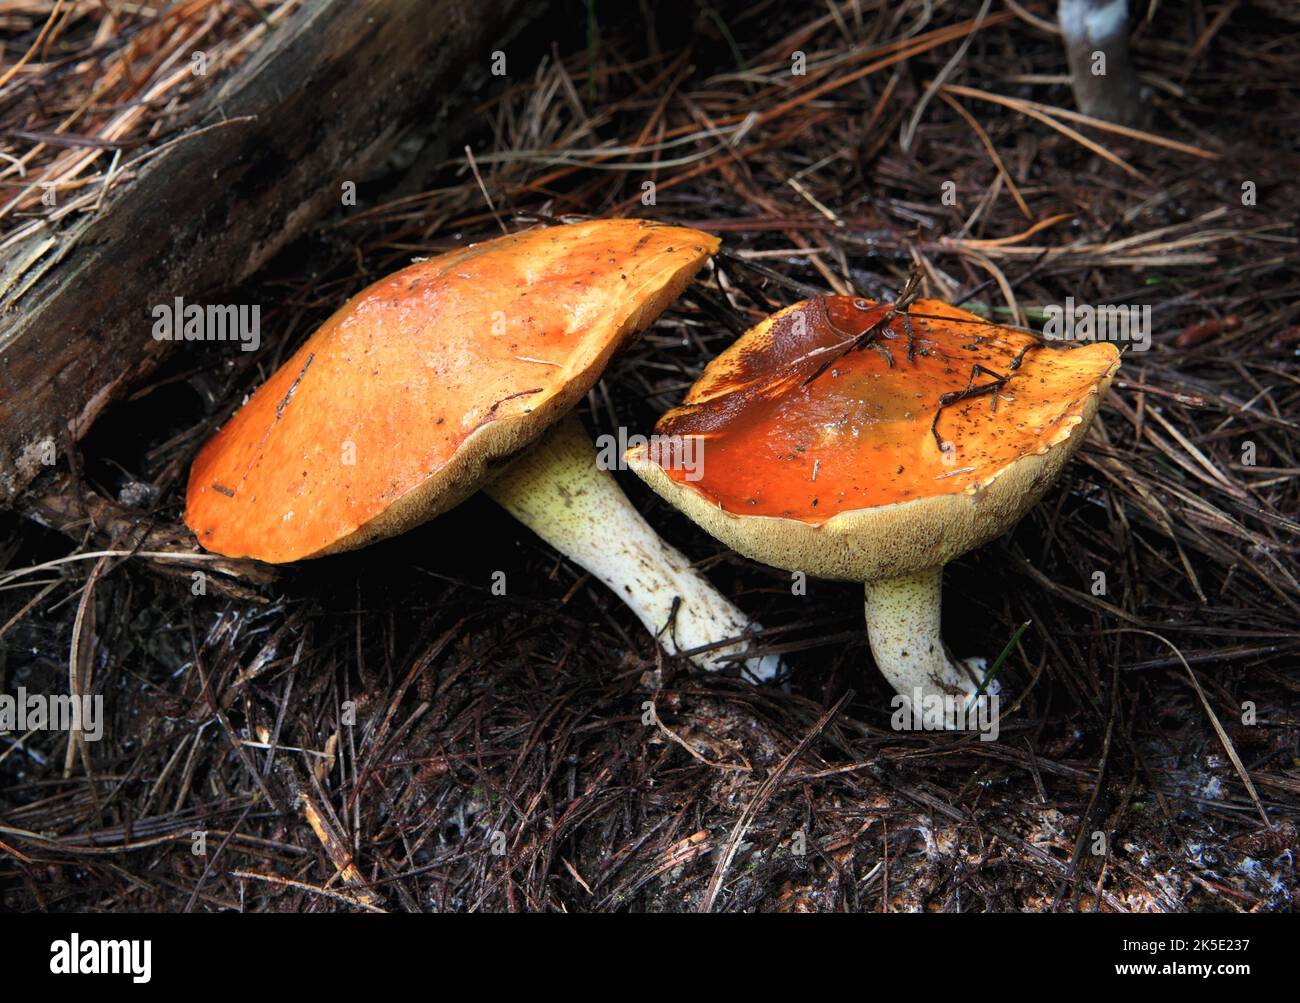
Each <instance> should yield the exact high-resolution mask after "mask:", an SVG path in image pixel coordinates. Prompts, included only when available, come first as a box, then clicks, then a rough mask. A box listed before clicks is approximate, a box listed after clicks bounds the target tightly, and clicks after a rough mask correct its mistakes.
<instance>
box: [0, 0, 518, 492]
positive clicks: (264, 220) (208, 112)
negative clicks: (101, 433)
mask: <svg viewBox="0 0 1300 1003" xmlns="http://www.w3.org/2000/svg"><path fill="white" fill-rule="evenodd" d="M536 9H537V5H536V4H533V5H529V6H526V5H525V3H524V2H523V0H475V2H474V3H473V4H466V3H464V2H463V0H312V2H309V3H307V4H304V6H303V8H302V9H301V10H299V11H298V12H296V13H295V14H294V15H293V16H292V17H291V18H290V19H289V20H288V21H287V22H286V23H285V25H284V26H283V27H281V28H280V29H278V30H277V31H276V32H274V33H273V35H272V36H271V37H270V38H268V39H267V40H266V41H265V42H264V43H263V44H262V46H261V47H260V48H259V49H258V50H257V51H256V52H255V53H254V55H253V56H252V57H251V58H250V59H249V61H248V62H247V63H246V64H245V65H243V66H242V67H240V68H239V69H237V70H236V71H235V72H234V73H232V74H231V76H230V78H229V79H228V80H227V81H225V82H224V84H222V85H221V86H220V87H219V88H218V89H217V90H216V91H214V93H213V94H212V95H210V96H209V97H208V98H206V100H205V101H204V103H203V105H202V106H201V111H200V113H199V114H198V115H197V116H196V120H195V125H194V127H193V128H192V129H191V130H190V132H189V134H188V135H186V136H184V137H183V138H180V139H179V140H177V141H172V142H171V143H170V144H168V146H167V148H166V149H164V150H162V151H161V152H160V153H158V154H157V155H156V156H154V157H153V158H152V159H150V160H149V161H148V162H147V163H146V164H145V165H144V166H142V167H141V168H140V171H139V174H138V175H137V176H136V177H135V178H134V179H133V180H130V181H128V182H126V183H124V184H122V185H120V186H117V187H116V188H115V189H114V191H112V192H111V193H109V194H108V196H107V197H106V198H105V199H104V200H103V204H102V205H101V206H100V207H99V210H98V211H97V212H96V213H94V214H93V215H92V216H89V217H82V218H81V219H79V220H77V221H73V222H71V223H69V225H66V226H61V227H60V228H59V229H51V230H43V231H38V232H37V233H35V234H33V235H32V236H30V237H28V238H26V240H25V242H23V243H21V244H19V245H17V246H16V247H14V248H11V249H10V251H9V252H8V253H7V254H6V255H5V259H6V260H5V262H4V264H3V266H0V289H3V298H0V505H2V504H9V503H12V502H13V500H14V499H15V497H16V496H17V495H18V493H19V492H21V491H22V490H23V489H24V488H25V487H26V486H27V485H28V484H29V483H30V482H31V481H32V479H33V478H34V477H35V476H36V475H37V474H38V473H40V472H41V471H42V470H43V469H45V467H46V465H47V464H48V461H49V458H50V456H51V451H52V455H54V456H56V457H57V456H59V455H61V454H62V452H63V450H64V448H65V447H66V445H67V444H68V443H69V442H71V441H74V440H77V439H79V438H80V437H81V436H82V435H84V434H85V432H86V430H87V429H88V428H89V427H90V425H91V423H92V422H93V421H94V420H95V418H96V417H97V416H98V415H99V414H100V412H101V411H102V410H103V409H104V407H105V406H106V405H107V404H108V403H109V402H110V401H111V400H113V399H114V397H115V396H116V395H117V394H118V393H120V392H121V391H122V390H124V389H125V388H127V387H129V386H130V385H131V384H132V383H133V382H134V381H135V380H137V379H138V378H139V377H141V376H142V375H144V374H145V373H146V372H148V371H149V370H150V369H151V368H153V366H155V365H156V364H157V363H158V362H159V361H160V359H161V358H162V356H163V353H164V352H165V351H166V350H167V349H168V348H169V347H170V344H171V343H169V342H165V341H157V340H155V339H154V338H153V336H152V327H153V318H152V315H151V310H152V308H153V306H154V305H157V304H167V303H171V302H173V299H174V298H175V297H177V296H180V297H183V298H184V300H185V301H186V302H187V303H202V302H203V297H204V296H205V295H206V294H208V293H211V292H214V291H218V290H223V289H227V288H230V287H233V286H235V285H237V284H238V283H239V282H240V281H241V280H243V279H245V278H247V277H248V276H249V275H251V274H252V273H253V272H254V271H256V270H257V269H258V268H259V267H260V266H261V265H263V264H264V263H265V262H266V261H267V260H268V259H269V258H270V257H271V255H273V254H274V253H275V252H276V251H277V250H279V249H280V248H281V247H283V246H284V245H285V244H286V243H288V242H289V241H290V240H292V239H293V238H295V237H296V236H298V235H300V234H301V233H302V232H303V231H304V230H305V229H306V228H307V227H308V226H309V225H311V223H312V222H313V221H315V220H316V219H318V218H319V217H320V216H321V215H322V214H323V213H324V212H325V211H327V210H328V209H329V208H330V207H332V206H335V205H338V204H339V199H340V195H341V190H342V185H343V182H345V181H348V180H351V181H360V180H361V179H362V178H363V177H364V175H365V173H366V172H367V171H368V170H369V169H371V168H373V167H374V166H375V165H376V164H377V163H378V162H379V161H380V159H381V158H382V157H384V156H385V155H386V154H387V153H388V152H389V151H390V150H391V149H392V147H393V146H394V144H395V142H396V141H397V140H398V139H399V138H401V136H402V134H403V133H404V132H405V131H406V130H407V129H408V128H409V127H410V126H412V124H414V123H416V122H421V121H433V120H434V119H435V118H436V113H437V112H438V111H439V109H440V108H442V107H445V106H446V104H447V103H448V101H449V100H455V96H456V94H457V93H458V92H459V93H460V94H462V95H464V94H466V93H467V92H468V87H467V83H468V81H470V80H471V79H473V78H474V77H486V76H487V73H488V69H489V66H490V63H491V53H492V51H493V49H495V48H498V47H500V45H501V44H502V43H503V41H504V40H506V39H508V38H509V37H510V36H512V35H513V34H514V33H515V32H517V31H518V30H519V28H520V27H521V25H522V23H523V21H524V20H525V19H526V18H527V16H529V14H531V13H532V12H533V11H535V10H536ZM6 273H7V274H6ZM232 347H233V348H234V349H235V350H238V346H232Z"/></svg>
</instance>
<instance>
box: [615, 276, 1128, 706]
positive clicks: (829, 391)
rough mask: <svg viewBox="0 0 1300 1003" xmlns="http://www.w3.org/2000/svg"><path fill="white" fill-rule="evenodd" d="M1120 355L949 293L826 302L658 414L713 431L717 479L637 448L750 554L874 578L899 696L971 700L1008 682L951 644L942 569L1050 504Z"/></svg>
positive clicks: (872, 604) (706, 439)
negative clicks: (956, 302)
mask: <svg viewBox="0 0 1300 1003" xmlns="http://www.w3.org/2000/svg"><path fill="white" fill-rule="evenodd" d="M1118 365H1119V353H1118V352H1117V351H1116V349H1115V347H1114V346H1113V345H1109V344H1100V343H1099V344H1087V345H1078V346H1075V345H1066V344H1061V343H1045V342H1042V341H1040V340H1039V339H1037V338H1036V337H1033V336H1031V335H1029V334H1025V333H1023V332H1020V331H1015V330H1012V329H1009V328H1006V327H1000V326H997V325H994V324H990V323H989V322H987V321H985V320H983V319H982V318H980V317H977V316H975V315H974V314H971V313H968V312H966V311H964V310H959V309H957V308H955V307H952V306H948V305H947V304H944V303H940V302H937V301H934V300H917V301H916V302H914V303H913V304H911V305H910V307H907V308H905V309H899V308H895V307H894V305H892V304H888V303H874V302H871V301H868V300H864V299H857V298H852V297H847V296H828V297H819V298H817V299H812V300H807V301H804V302H801V303H796V304H794V305H793V306H790V307H787V308H786V309H784V310H781V311H780V312H778V313H776V314H773V315H772V316H770V317H768V318H766V319H765V320H763V321H762V322H761V323H760V324H758V325H757V326H756V327H754V328H751V329H750V330H749V331H747V332H746V333H745V334H744V335H742V336H741V337H740V338H739V339H738V340H737V341H736V342H735V343H734V344H733V345H732V346H731V347H730V348H729V349H727V351H725V352H723V353H722V354H721V355H719V356H718V357H717V358H716V359H714V360H713V362H711V363H710V364H709V366H708V367H707V368H706V369H705V371H704V373H703V375H702V376H701V377H700V379H699V380H698V381H697V382H696V383H695V385H694V386H693V387H691V389H690V391H689V392H688V393H687V395H686V399H685V401H684V402H683V403H682V404H681V406H680V407H677V408H675V409H674V410H672V411H670V412H668V413H667V414H665V415H664V416H663V418H661V419H660V421H659V422H658V424H657V425H656V427H655V431H656V433H657V435H658V436H659V437H660V438H661V439H664V440H666V441H673V440H676V439H678V438H681V439H685V438H689V437H695V438H698V439H699V440H700V443H699V446H698V451H699V452H700V453H701V455H702V457H703V459H704V463H703V464H702V469H703V476H702V477H698V478H696V479H693V480H688V479H687V478H685V477H684V476H683V475H682V472H681V470H679V469H677V467H676V465H674V464H673V463H672V462H664V460H663V458H662V457H657V456H653V455H651V453H650V452H649V451H648V450H647V449H646V448H644V447H641V448H636V449H633V450H630V451H629V453H628V456H627V459H628V463H629V465H630V466H631V467H632V469H633V470H635V471H636V473H637V474H638V475H639V476H640V477H641V478H642V479H644V480H645V481H646V483H648V484H649V485H650V486H651V487H652V488H654V490H655V491H657V492H658V493H659V494H660V495H662V496H663V497H664V498H665V499H667V500H668V501H669V502H671V503H672V504H673V505H674V506H676V507H677V508H678V509H680V510H681V511H682V512H684V513H685V514H686V515H687V516H689V517H690V518H691V519H693V520H694V521H695V522H696V523H698V524H699V525H700V526H701V527H703V528H704V529H705V530H707V531H708V532H709V533H711V534H713V535H714V536H715V537H717V538H718V539H719V540H721V541H723V542H724V543H726V544H727V545H728V546H730V547H731V548H732V549H734V550H736V551H737V552H739V553H741V554H744V555H746V556H748V557H751V558H753V559H754V560H757V561H762V562H765V563H767V564H771V565H775V566H777V567H780V568H785V569H787V570H790V571H802V572H805V573H806V574H809V575H812V576H815V577H823V578H838V579H844V580H848V581H857V582H863V583H865V585H866V621H867V635H868V639H869V641H870V644H871V651H872V654H873V655H874V657H875V661H876V665H877V667H878V668H879V669H880V671H881V672H882V673H883V674H884V675H885V677H886V678H887V679H888V680H889V682H890V684H891V685H892V686H893V687H894V689H895V690H896V691H897V692H898V693H899V694H902V695H903V699H904V701H908V702H911V703H915V702H917V701H918V700H926V699H928V698H933V697H939V698H944V697H947V698H952V697H959V698H961V699H963V700H965V701H966V702H967V706H968V708H969V705H970V703H971V701H972V700H985V699H986V696H985V694H989V693H993V692H996V689H997V687H996V684H992V685H990V684H989V683H988V682H987V681H986V680H985V679H984V672H983V669H984V664H983V660H982V659H958V658H955V657H953V656H952V655H951V654H950V653H949V651H948V648H947V646H946V645H945V644H944V642H943V638H942V636H941V633H940V588H941V581H942V574H943V567H944V565H945V564H946V563H948V562H949V561H951V560H952V559H953V558H955V557H958V556H959V555H961V554H963V553H965V552H966V551H968V550H970V549H972V548H974V547H977V546H980V545H981V544H983V543H986V542H987V541H989V540H991V539H993V538H995V537H997V536H999V535H1000V534H1002V533H1004V532H1005V531H1006V530H1007V529H1009V528H1010V527H1011V526H1012V525H1013V524H1014V523H1015V522H1016V521H1017V520H1018V519H1019V518H1020V517H1021V516H1022V515H1023V514H1024V513H1025V512H1026V510H1028V509H1029V508H1030V507H1031V506H1032V505H1033V504H1034V503H1036V502H1037V501H1038V499H1039V498H1041V497H1042V495H1043V493H1044V492H1045V491H1046V490H1047V489H1048V487H1049V486H1050V485H1051V484H1052V482H1053V481H1054V480H1055V479H1056V477H1057V475H1058V474H1059V473H1060V472H1061V469H1062V467H1064V465H1065V463H1066V461H1067V460H1068V459H1069V458H1070V456H1071V455H1072V454H1073V453H1074V451H1075V450H1076V449H1078V448H1079V445H1080V443H1081V442H1082V440H1083V434H1084V432H1085V431H1086V429H1087V427H1088V424H1089V422H1091V421H1092V419H1093V417H1094V416H1095V415H1096V413H1097V407H1098V403H1099V401H1100V398H1101V396H1102V394H1103V393H1104V392H1105V390H1106V387H1107V386H1108V385H1109V383H1110V380H1111V377H1112V376H1113V374H1114V372H1115V370H1116V368H1117V367H1118Z"/></svg>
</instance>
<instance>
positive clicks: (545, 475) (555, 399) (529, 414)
mask: <svg viewBox="0 0 1300 1003" xmlns="http://www.w3.org/2000/svg"><path fill="white" fill-rule="evenodd" d="M717 247H718V240H717V238H715V237H713V236H710V235H709V234H706V233H701V232H699V231H696V230H690V229H686V228H684V227H676V226H662V225H658V224H655V223H651V222H647V221H641V220H601V221H594V222H587V223H580V224H575V225H572V226H555V227H550V228H539V229H533V230H528V231H525V232H522V233H517V234H513V235H511V236H506V237H501V238H498V239H496V240H490V241H487V242H485V243H482V244H477V245H472V246H470V247H466V248H464V249H462V250H457V251H452V252H450V253H448V254H443V255H440V256H438V257H436V258H432V259H430V260H426V261H421V262H419V263H417V264H414V265H411V266H410V267H408V268H404V269H402V270H401V271H399V272H396V273H395V274H393V275H389V276H388V277H386V278H383V279H380V280H379V281H378V282H376V283H374V284H373V285H371V286H370V287H369V288H367V289H366V290H364V291H363V292H361V293H360V294H359V295H357V296H356V297H354V298H353V299H352V300H350V301H349V302H348V303H347V304H345V305H344V306H343V307H342V308H341V309H340V310H338V312H336V313H335V314H334V315H333V316H332V317H330V318H329V319H328V320H327V321H326V322H325V323H324V324H323V325H322V326H321V327H320V329H319V330H317V331H316V332H315V333H314V334H313V335H312V336H311V337H310V338H309V339H308V340H307V341H306V343H305V344H304V345H303V346H302V347H301V348H300V349H299V350H298V351H297V353H295V354H294V356H293V357H292V358H290V359H289V361H288V362H286V363H285V364H284V365H283V366H282V367H281V368H280V369H279V370H278V371H277V372H276V373H275V374H274V375H272V376H271V378H270V379H269V380H268V381H267V382H266V383H265V384H264V385H263V386H262V387H261V388H260V389H259V390H258V391H257V392H256V393H255V394H253V396H252V397H251V398H250V399H249V400H248V402H247V403H246V404H245V405H244V406H243V407H242V408H241V409H240V410H239V411H238V412H237V413H236V414H235V415H234V417H233V418H231V419H230V421H229V422H227V423H226V425H225V427H224V428H222V429H221V431H220V432H218V433H217V435H216V436H214V437H213V438H212V440H211V441H210V442H208V443H207V445H205V446H204V447H203V450H202V451H201V452H200V453H199V456H198V458H197V459H196V460H195V461H194V465H193V468H192V470H191V472H190V482H189V490H188V495H187V499H186V512H185V521H186V523H187V525H189V527H190V528H191V529H192V530H193V531H194V533H195V534H196V536H197V537H198V539H199V542H200V543H202V545H203V546H204V547H206V548H207V549H209V550H212V551H215V552H217V553H220V554H225V555H227V556H231V557H253V558H257V559H259V560H263V561H269V562H273V563H279V562H284V561H296V560H301V559H304V558H313V557H321V556H324V555H327V554H334V553H338V552H340V551H345V550H352V549H354V548H357V547H362V546H365V545H366V544H368V543H370V542H371V541H374V540H378V539H382V538H384V537H390V536H394V535H396V534H398V533H402V532H404V531H406V530H407V529H410V528H412V527H413V526H416V525H418V524H420V523H422V522H424V521H426V520H428V519H431V518H433V517H434V516H436V515H438V514H439V513H441V512H444V511H446V510H447V509H449V508H451V507H453V506H454V505H456V504H458V503H459V502H461V501H463V500H464V499H465V498H466V497H468V496H469V495H471V494H473V493H474V492H475V491H477V490H479V489H480V488H484V487H486V488H487V490H488V493H489V494H490V495H491V496H492V497H493V498H495V499H496V500H497V501H498V502H499V503H500V504H501V505H503V506H504V507H505V508H506V509H507V510H509V511H510V512H511V513H512V514H513V515H514V516H516V518H518V519H519V520H520V521H522V522H523V523H524V524H525V525H526V526H528V527H529V528H530V529H532V530H533V531H534V532H536V533H537V534H538V535H539V536H541V537H542V538H543V539H545V540H546V541H547V542H549V543H551V544H552V545H553V546H555V547H556V548H557V549H559V550H561V551H562V552H563V553H565V554H566V555H567V556H568V557H569V558H570V559H572V560H573V561H574V562H575V563H577V564H579V565H581V566H582V567H583V568H585V569H587V570H588V571H590V572H591V573H592V574H594V575H595V576H596V577H598V578H599V579H600V580H601V581H603V582H605V583H606V584H607V585H608V586H609V587H610V588H612V589H613V590H614V591H615V592H616V593H617V594H618V595H619V596H620V597H621V598H622V599H623V600H624V602H626V603H627V604H628V605H629V606H630V607H631V608H632V609H633V610H634V611H635V612H636V614H637V615H638V617H640V619H641V621H642V622H643V623H644V624H645V625H646V627H647V628H648V629H650V630H651V631H652V632H653V633H655V634H656V636H660V637H661V641H662V643H663V645H664V647H665V648H666V649H667V650H668V651H670V652H676V651H679V650H686V649H691V648H697V647H701V646H705V645H716V644H719V642H723V641H728V640H734V639H737V638H740V636H741V635H742V634H744V633H745V632H746V631H747V630H748V629H750V628H751V627H752V625H751V624H750V622H749V621H748V620H747V618H746V617H745V616H744V614H742V613H741V612H740V610H738V609H737V608H736V607H735V606H734V605H733V604H732V603H730V602H729V601H728V600H726V599H725V598H723V597H722V596H721V595H719V594H718V593H717V592H716V591H715V590H714V589H713V588H712V586H710V585H709V583H708V582H707V581H706V580H705V579H704V578H703V577H702V576H701V575H700V574H699V573H698V572H696V571H695V570H694V569H693V568H691V566H690V562H689V561H688V560H687V559H686V558H685V557H684V556H683V555H682V554H680V553H679V552H678V551H676V550H674V549H673V548H672V547H670V546H668V544H666V543H664V542H663V541H662V540H660V539H659V537H658V536H657V535H656V534H655V533H654V531H653V530H652V529H651V528H650V527H649V526H648V525H647V524H646V522H645V520H644V519H642V518H641V516H640V514H639V513H637V511H636V510H635V509H634V508H633V507H632V505H631V503H630V502H629V501H628V500H627V498H626V496H625V495H624V494H623V492H622V491H621V490H620V489H619V487H618V485H617V484H616V483H615V481H614V479H613V478H612V476H611V475H610V474H609V473H608V472H607V471H606V470H602V469H599V468H598V466H597V463H596V457H595V452H594V450H593V449H592V445H591V441H590V439H589V438H588V437H587V435H586V433H585V432H584V431H583V429H582V425H581V423H580V422H579V421H578V419H577V418H576V417H574V416H572V415H570V414H569V412H570V409H571V408H572V407H573V406H574V404H575V403H577V401H579V400H580V399H581V398H582V396H583V395H584V394H585V393H586V392H587V391H588V390H589V389H590V388H591V387H592V385H593V384H594V383H595V382H596V381H597V380H598V379H599V378H600V375H601V373H602V372H603V371H604V369H605V366H606V365H607V364H608V362H609V361H610V359H611V357H612V356H613V355H614V353H615V352H617V351H618V350H619V349H620V348H621V347H623V346H624V345H625V344H626V343H627V342H628V341H629V340H630V339H631V338H632V337H633V336H634V335H636V334H637V333H639V332H640V331H642V330H644V329H645V328H646V327H648V326H649V325H650V324H651V323H653V321H654V320H655V318H657V317H658V316H659V314H660V313H661V312H662V311H663V310H664V309H666V308H667V306H668V305H669V304H670V303H671V302H672V301H673V300H674V299H676V298H677V296H678V295H679V294H680V293H681V291H682V290H683V289H684V288H685V287H686V285H687V284H688V283H689V282H690V280H691V278H692V277H693V276H694V275H695V273H696V272H697V271H698V270H699V269H700V267H701V266H702V265H703V264H704V263H705V262H706V261H707V260H708V258H709V256H710V255H711V254H713V253H714V252H715V251H716V250H717ZM548 430H549V431H548ZM544 433H545V437H544V438H543V436H544ZM539 439H541V440H542V441H537V440H539ZM511 461H514V462H513V463H512V462H511ZM744 650H746V648H745V643H744V642H743V641H735V643H731V644H727V645H724V646H722V647H719V648H715V649H714V650H711V651H709V652H706V653H703V654H700V655H698V656H697V657H696V659H695V660H696V661H697V662H698V663H699V664H701V665H703V666H704V667H706V668H710V669H714V668H719V667H721V666H722V665H723V664H724V662H726V661H727V660H728V659H732V658H734V657H735V656H736V655H737V654H738V653H741V652H743V651H744ZM747 664H748V669H749V671H750V672H751V673H753V674H755V675H759V676H764V677H766V676H770V675H771V674H772V673H773V672H774V671H775V670H776V668H777V667H778V665H779V662H778V661H777V659H776V658H775V657H768V658H765V659H758V658H752V659H749V660H748V663H747Z"/></svg>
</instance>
